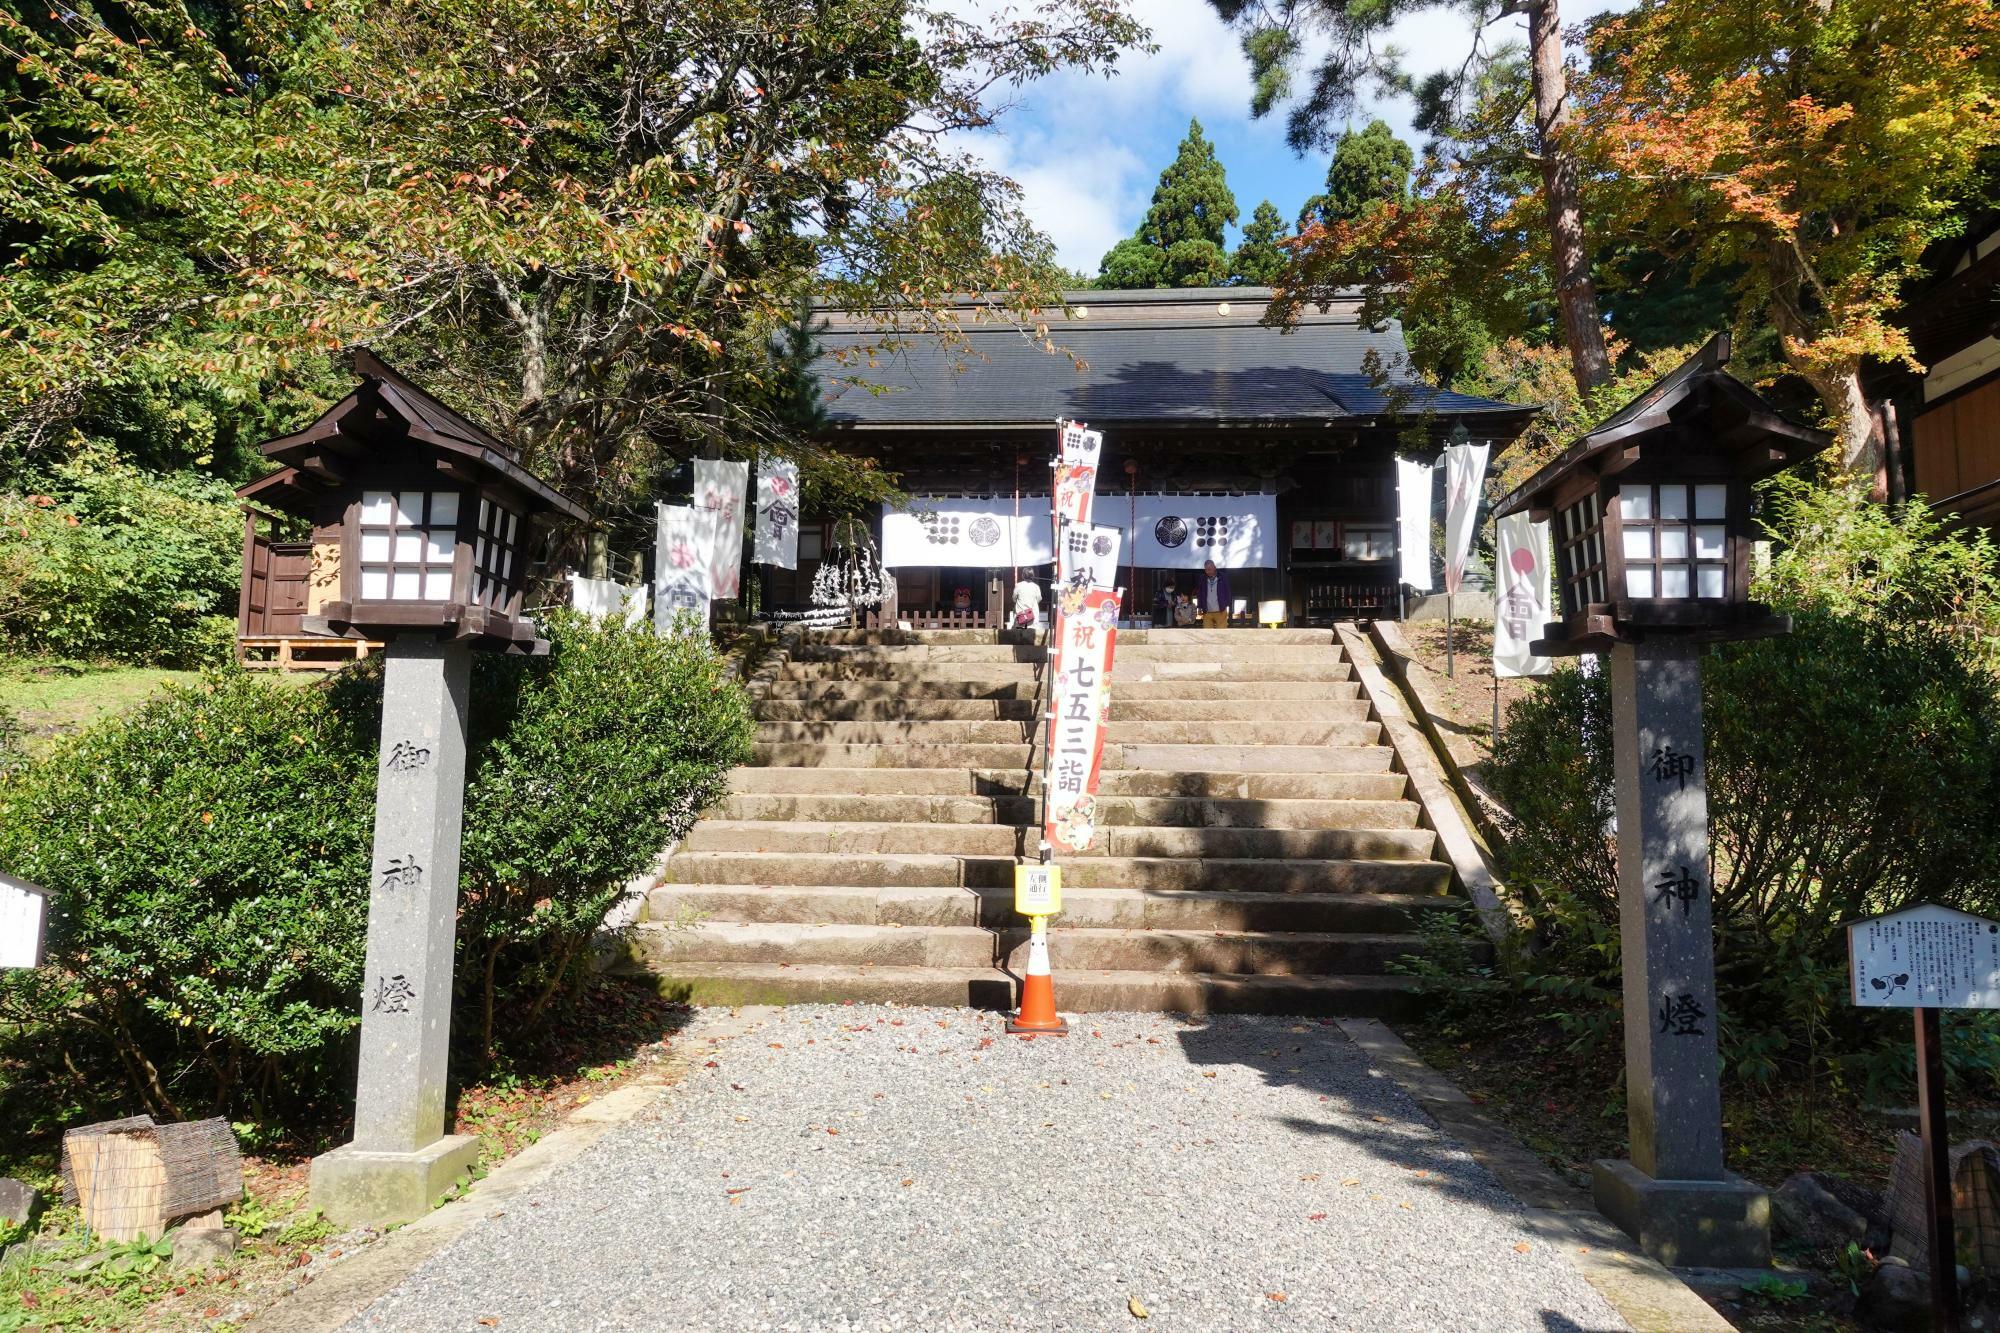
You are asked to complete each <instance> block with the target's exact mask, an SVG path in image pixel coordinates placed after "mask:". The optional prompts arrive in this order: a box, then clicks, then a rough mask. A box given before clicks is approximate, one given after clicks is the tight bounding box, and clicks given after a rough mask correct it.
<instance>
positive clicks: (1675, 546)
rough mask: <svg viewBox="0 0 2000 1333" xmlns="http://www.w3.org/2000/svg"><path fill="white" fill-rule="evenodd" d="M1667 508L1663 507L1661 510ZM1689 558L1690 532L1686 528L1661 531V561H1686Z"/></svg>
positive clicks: (1663, 529) (1662, 529)
mask: <svg viewBox="0 0 2000 1333" xmlns="http://www.w3.org/2000/svg"><path fill="white" fill-rule="evenodd" d="M1665 507H1666V506H1664V505H1662V506H1661V508H1663V509H1664V508H1665ZM1687 558H1688V530H1687V529H1686V528H1661V529H1660V559H1662V560H1685V559H1687Z"/></svg>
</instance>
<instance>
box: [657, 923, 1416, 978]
mask: <svg viewBox="0 0 2000 1333" xmlns="http://www.w3.org/2000/svg"><path fill="white" fill-rule="evenodd" d="M1049 934H1050V938H1049V953H1050V961H1051V964H1052V965H1053V966H1054V967H1055V968H1057V969H1069V968H1083V969H1089V970H1102V971H1120V972H1220V973H1230V974H1235V975H1240V976H1312V975H1341V974H1347V975H1358V976H1379V975H1382V974H1384V973H1386V972H1387V971H1388V970H1389V964H1391V963H1393V962H1395V961H1397V960H1398V959H1401V958H1405V957H1407V956H1409V955H1411V954H1414V953H1418V952H1420V951H1421V950H1422V948H1423V937H1422V936H1421V935H1409V934H1360V933H1353V932H1325V931H1278V932H1273V931H1223V930H1171V929H1167V928H1164V927H1151V928H1147V929H1142V930H1117V929H1109V930H1106V929H1092V928H1089V927H1081V928H1079V927H1077V926H1074V925H1072V924H1069V923H1067V922H1064V923H1063V924H1061V925H1060V926H1059V927H1058V928H1056V929H1054V930H1051V931H1050V933H1049ZM632 943H633V946H634V948H635V950H636V952H637V954H638V956H639V959H640V960H641V961H642V962H644V963H646V964H647V965H649V966H657V967H661V968H665V969H668V970H671V968H672V967H673V965H674V964H676V963H778V962H782V963H790V964H793V965H794V966H797V965H799V964H808V965H810V964H815V963H830V964H855V965H858V964H867V965H870V966H875V967H990V966H999V967H1003V968H1007V969H1009V970H1011V971H1014V972H1017V973H1018V972H1021V971H1024V970H1025V969H1026V967H1027V964H1028V927H1027V925H1026V923H1025V922H1022V923H1019V924H1016V925H1010V926H1006V927H1003V928H1001V929H998V930H989V929H985V928H983V927H979V926H873V925H845V924H840V925H835V924H801V923H795V922H763V921H758V922H739V921H705V922H701V923H698V924H696V925H693V926H681V927H666V926H660V925H642V926H640V927H638V928H637V929H636V930H635V931H634V932H633V934H632Z"/></svg>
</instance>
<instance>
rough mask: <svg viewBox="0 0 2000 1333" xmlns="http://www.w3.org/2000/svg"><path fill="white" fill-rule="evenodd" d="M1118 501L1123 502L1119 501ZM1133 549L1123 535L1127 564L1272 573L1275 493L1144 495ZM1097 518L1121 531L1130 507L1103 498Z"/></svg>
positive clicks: (1275, 558)
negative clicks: (1210, 566)
mask: <svg viewBox="0 0 2000 1333" xmlns="http://www.w3.org/2000/svg"><path fill="white" fill-rule="evenodd" d="M1121 502H1122V503H1121ZM1138 508H1139V532H1138V538H1137V545H1136V546H1134V545H1132V544H1131V543H1132V541H1133V536H1132V534H1131V533H1130V532H1126V533H1125V541H1126V542H1127V545H1126V547H1125V550H1126V555H1125V561H1126V563H1127V564H1134V565H1139V566H1141V567H1143V568H1146V569H1200V568H1201V567H1202V564H1203V562H1205V561H1209V560H1213V561H1214V562H1215V567H1216V568H1217V569H1276V568H1277V567H1278V542H1279V537H1278V497H1277V496H1275V495H1148V494H1146V493H1145V492H1143V491H1141V492H1140V493H1139V500H1138ZM1105 509H1106V512H1105V513H1103V514H1100V515H1099V516H1098V517H1099V518H1100V519H1103V520H1107V521H1108V522H1109V524H1110V526H1113V527H1116V528H1118V529H1119V530H1120V531H1123V530H1124V529H1126V528H1127V527H1129V526H1130V524H1131V513H1132V504H1131V501H1130V500H1129V499H1127V498H1126V497H1124V496H1111V497H1107V502H1106V504H1105Z"/></svg>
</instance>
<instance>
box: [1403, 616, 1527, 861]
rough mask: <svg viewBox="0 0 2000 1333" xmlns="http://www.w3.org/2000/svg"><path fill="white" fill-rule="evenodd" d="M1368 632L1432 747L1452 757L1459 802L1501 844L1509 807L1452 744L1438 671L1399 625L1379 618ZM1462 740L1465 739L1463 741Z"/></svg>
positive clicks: (1450, 773) (1448, 773) (1449, 771)
mask: <svg viewBox="0 0 2000 1333" xmlns="http://www.w3.org/2000/svg"><path fill="white" fill-rule="evenodd" d="M1369 635H1370V637H1371V638H1373V639H1374V640H1375V646H1376V647H1377V648H1378V649H1380V650H1381V654H1382V660H1383V663H1384V665H1386V666H1387V668H1388V671H1389V674H1390V675H1391V676H1393V677H1394V678H1395V681H1396V683H1397V684H1399V685H1401V686H1402V689H1403V694H1404V696H1405V697H1406V698H1408V699H1409V701H1410V702H1411V704H1413V705H1414V706H1415V712H1416V722H1417V725H1418V726H1419V727H1421V728H1422V729H1423V732H1424V734H1425V735H1426V736H1428V737H1429V738H1430V742H1431V747H1432V749H1433V750H1435V751H1436V752H1437V753H1438V754H1440V755H1444V756H1447V757H1449V758H1450V760H1451V763H1450V764H1448V765H1447V766H1446V768H1445V777H1446V778H1447V779H1448V780H1449V781H1450V782H1451V785H1452V789H1453V790H1455V791H1456V792H1457V793H1458V799H1459V803H1460V804H1461V805H1463V806H1464V807H1465V809H1466V812H1467V813H1468V814H1469V815H1470V816H1471V817H1472V819H1473V822H1474V823H1475V824H1477V825H1478V827H1479V831H1480V833H1481V834H1482V835H1484V837H1485V838H1486V841H1487V843H1488V844H1489V845H1491V846H1496V847H1497V846H1499V845H1500V844H1501V843H1503V842H1505V841H1506V837H1505V836H1504V835H1503V834H1502V833H1501V831H1500V824H1499V820H1500V817H1501V816H1503V815H1505V814H1506V810H1507V807H1506V806H1505V805H1503V804H1502V803H1501V801H1500V798H1499V797H1497V796H1495V795H1494V794H1493V791H1492V789H1491V788H1489V787H1488V786H1487V785H1486V783H1485V781H1484V780H1483V779H1481V778H1480V777H1479V776H1478V775H1477V774H1475V773H1473V772H1472V768H1473V766H1474V764H1476V762H1477V761H1476V760H1473V761H1468V760H1467V759H1466V757H1465V756H1463V755H1462V754H1460V752H1459V750H1458V748H1455V747H1454V746H1453V745H1452V738H1451V737H1450V736H1449V735H1448V734H1446V731H1445V724H1446V722H1447V721H1448V720H1449V719H1448V718H1447V717H1446V715H1445V713H1444V710H1443V709H1441V708H1439V707H1438V706H1437V700H1436V697H1435V689H1436V686H1435V682H1436V680H1437V673H1436V672H1434V671H1432V670H1431V669H1430V668H1429V667H1427V666H1425V665H1424V664H1423V663H1422V662H1419V661H1417V659H1416V654H1415V653H1413V652H1412V651H1411V650H1410V644H1409V640H1407V639H1405V638H1404V637H1403V631H1402V628H1401V627H1400V626H1398V625H1394V624H1388V623H1385V622H1383V621H1379V620H1378V621H1376V622H1375V623H1374V624H1373V625H1371V626H1369ZM1462 744H1463V743H1462Z"/></svg>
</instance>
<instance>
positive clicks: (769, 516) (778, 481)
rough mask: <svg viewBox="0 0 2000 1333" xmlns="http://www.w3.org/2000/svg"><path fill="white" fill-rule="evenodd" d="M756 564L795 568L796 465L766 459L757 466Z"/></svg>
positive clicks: (797, 542) (796, 520) (796, 524)
mask: <svg viewBox="0 0 2000 1333" xmlns="http://www.w3.org/2000/svg"><path fill="white" fill-rule="evenodd" d="M753 554H754V555H755V556H756V558H757V563H758V564H760V565H776V566H777V567H778V568H779V569H797V568H798V567H799V465H798V464H797V463H791V462H786V461H785V460H783V459H778V458H767V459H765V460H764V461H763V462H761V463H759V464H758V465H757V547H756V550H755V551H754V552H753Z"/></svg>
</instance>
